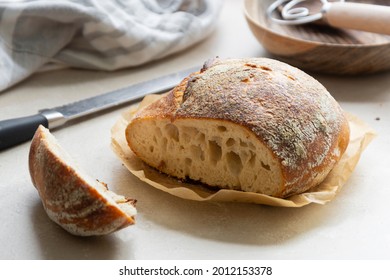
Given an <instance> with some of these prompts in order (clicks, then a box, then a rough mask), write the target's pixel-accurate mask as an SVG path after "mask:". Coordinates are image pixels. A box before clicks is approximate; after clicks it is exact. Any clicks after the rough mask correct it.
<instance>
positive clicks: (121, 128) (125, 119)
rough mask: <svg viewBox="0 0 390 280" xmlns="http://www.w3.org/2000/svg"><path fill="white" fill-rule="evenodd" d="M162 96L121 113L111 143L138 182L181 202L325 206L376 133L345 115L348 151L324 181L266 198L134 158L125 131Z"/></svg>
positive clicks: (145, 100) (144, 101) (151, 97)
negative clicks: (187, 178) (193, 180)
mask: <svg viewBox="0 0 390 280" xmlns="http://www.w3.org/2000/svg"><path fill="white" fill-rule="evenodd" d="M161 97H162V96H161V95H148V96H146V97H145V98H144V100H143V101H142V102H141V103H140V105H139V106H138V108H137V107H132V108H130V109H129V110H128V111H127V112H124V113H123V114H122V116H121V117H120V118H119V119H118V121H117V122H116V124H115V125H114V126H113V127H112V129H111V140H112V141H111V144H112V148H113V150H114V152H115V153H116V154H117V156H118V157H119V158H120V160H121V161H122V162H123V164H124V165H125V166H126V168H127V169H128V170H129V171H130V172H131V173H133V174H134V175H135V176H136V177H138V178H139V179H140V180H142V181H144V182H146V183H148V184H149V185H151V186H153V187H155V188H157V189H159V190H162V191H164V192H167V193H170V194H172V195H174V196H177V197H181V198H184V199H190V200H197V201H225V202H247V203H256V204H265V205H271V206H282V207H302V206H304V205H307V204H310V203H317V204H325V203H327V202H329V201H331V200H332V199H333V198H334V197H335V196H336V194H337V193H338V192H339V191H340V189H341V188H342V186H343V185H344V184H345V183H346V182H347V180H348V178H349V177H350V176H351V174H352V172H353V170H354V169H355V166H356V164H357V163H358V161H359V159H360V156H361V154H362V152H363V151H364V149H365V148H366V147H367V145H368V144H369V143H370V142H371V140H372V139H373V138H374V137H375V135H376V133H375V132H374V131H373V130H372V129H371V128H370V127H368V126H367V125H366V124H365V123H363V122H362V121H361V120H359V119H358V118H357V117H355V116H353V115H351V114H349V113H347V117H348V121H349V125H350V129H351V136H350V143H349V145H348V148H347V150H346V152H345V154H344V155H343V157H342V158H341V160H340V161H339V163H338V164H337V165H336V166H335V167H334V168H333V170H332V171H331V172H330V173H329V175H328V176H327V177H326V179H325V180H324V181H323V182H322V183H321V184H320V185H318V186H316V187H314V188H312V189H310V190H308V191H306V192H305V193H302V194H299V195H293V196H291V197H288V198H286V199H282V198H275V197H271V196H268V195H263V194H258V193H252V192H242V191H235V190H227V189H220V190H219V189H215V188H210V187H207V186H205V185H202V184H189V183H184V182H182V181H180V180H178V179H175V178H172V177H169V176H167V175H165V174H162V173H160V172H159V171H157V170H155V169H154V168H151V167H149V166H148V165H146V164H145V163H143V161H141V160H140V159H139V158H137V157H136V156H135V155H134V154H133V152H132V151H131V149H130V148H129V147H128V145H127V142H126V138H125V129H126V127H127V124H128V123H129V122H130V121H131V119H132V116H133V115H134V113H136V111H137V110H139V109H140V108H142V107H144V106H146V105H148V104H150V103H152V102H153V101H155V100H157V99H159V98H161Z"/></svg>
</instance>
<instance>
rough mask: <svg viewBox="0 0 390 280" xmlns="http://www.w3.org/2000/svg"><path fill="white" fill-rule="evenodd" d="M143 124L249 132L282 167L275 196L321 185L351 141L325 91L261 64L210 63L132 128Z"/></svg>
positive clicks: (293, 71) (280, 67) (292, 72)
mask: <svg viewBox="0 0 390 280" xmlns="http://www.w3.org/2000/svg"><path fill="white" fill-rule="evenodd" d="M144 118H169V119H171V120H172V121H174V120H176V119H205V120H207V119H218V120H225V121H229V122H233V123H236V124H239V125H241V126H242V127H245V128H247V129H249V130H250V131H251V132H253V133H254V134H255V135H256V136H257V138H258V139H259V141H261V142H262V143H263V144H265V145H266V146H267V147H268V148H269V149H270V150H271V151H272V153H273V155H274V156H275V158H277V159H278V161H279V163H280V168H281V169H282V174H283V182H284V186H283V188H282V189H283V191H282V192H281V193H280V194H279V195H278V196H280V197H286V196H290V195H292V194H296V193H301V192H304V191H306V190H307V189H309V188H311V187H313V186H315V185H317V184H318V183H320V182H321V181H322V180H323V179H324V178H325V177H326V175H327V174H328V173H329V171H330V170H331V169H332V168H333V166H334V165H335V163H336V162H337V161H338V160H339V159H340V157H341V156H342V154H343V153H344V151H345V149H346V147H347V145H348V142H349V126H348V122H347V119H346V118H345V116H344V113H343V111H342V109H341V108H340V106H339V105H338V103H337V102H336V101H335V100H334V99H333V97H332V96H331V95H330V94H329V93H328V92H327V90H326V89H325V88H324V87H323V86H322V85H321V84H320V83H319V82H318V81H316V80H315V79H314V78H312V77H310V76H309V75H307V74H306V73H304V72H302V71H300V70H299V69H297V68H294V67H291V66H289V65H287V64H284V63H281V62H278V61H275V60H271V59H266V58H251V59H229V60H218V59H216V60H214V61H212V62H209V63H208V64H207V65H205V66H204V67H203V69H202V70H201V71H200V72H197V73H194V74H192V75H190V76H189V77H188V78H186V79H184V80H183V82H182V83H181V84H180V85H179V86H178V87H176V88H175V89H173V90H172V91H171V92H170V93H169V94H168V95H167V96H165V97H163V98H162V99H160V100H158V101H157V102H155V103H153V104H151V105H150V106H149V107H148V108H146V109H145V110H143V111H141V112H139V113H138V114H137V115H136V116H135V119H134V121H137V120H140V119H144ZM130 126H131V124H130Z"/></svg>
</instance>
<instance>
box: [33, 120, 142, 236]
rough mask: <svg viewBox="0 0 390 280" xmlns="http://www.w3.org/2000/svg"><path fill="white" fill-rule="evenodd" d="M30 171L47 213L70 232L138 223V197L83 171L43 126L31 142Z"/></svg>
mask: <svg viewBox="0 0 390 280" xmlns="http://www.w3.org/2000/svg"><path fill="white" fill-rule="evenodd" d="M29 171H30V175H31V179H32V182H33V184H34V186H35V187H36V189H37V190H38V193H39V196H40V198H41V200H42V204H43V207H44V209H45V211H46V213H47V215H48V216H49V218H50V219H51V220H53V221H54V222H55V223H57V224H58V225H60V226H61V227H62V228H64V229H65V230H66V231H68V232H70V233H71V234H74V235H80V236H91V235H105V234H109V233H112V232H114V231H117V230H119V229H122V228H124V227H127V226H129V225H132V224H134V223H135V219H134V216H135V215H136V213H137V211H136V208H135V200H134V199H130V198H126V197H124V196H122V195H117V194H116V193H114V192H112V191H110V190H108V188H107V185H106V184H105V183H103V182H100V181H98V180H94V179H92V178H91V177H90V176H89V175H88V174H86V173H85V172H83V171H82V170H81V168H79V167H77V164H76V163H75V162H74V160H73V159H72V158H71V157H70V155H69V154H68V153H67V152H66V151H65V150H64V149H63V148H62V147H61V146H60V145H59V143H58V141H57V140H56V139H55V137H54V136H53V135H52V134H51V133H50V132H49V130H48V129H46V128H45V127H43V126H40V127H39V128H38V129H37V131H36V133H35V135H34V137H33V140H32V142H31V146H30V153H29Z"/></svg>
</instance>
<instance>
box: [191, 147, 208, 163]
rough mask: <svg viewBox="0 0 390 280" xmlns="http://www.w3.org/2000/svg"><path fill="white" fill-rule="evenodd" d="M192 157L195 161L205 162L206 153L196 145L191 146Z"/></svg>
mask: <svg viewBox="0 0 390 280" xmlns="http://www.w3.org/2000/svg"><path fill="white" fill-rule="evenodd" d="M190 149H191V155H192V157H193V158H195V159H200V160H202V161H204V159H205V158H204V151H203V150H202V148H201V147H199V146H195V145H191V148H190Z"/></svg>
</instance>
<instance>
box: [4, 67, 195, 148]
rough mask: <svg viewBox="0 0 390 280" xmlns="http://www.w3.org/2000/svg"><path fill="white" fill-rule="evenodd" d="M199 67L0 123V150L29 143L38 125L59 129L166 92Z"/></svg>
mask: <svg viewBox="0 0 390 280" xmlns="http://www.w3.org/2000/svg"><path fill="white" fill-rule="evenodd" d="M200 68H201V67H193V68H190V69H186V70H183V71H180V72H177V73H173V74H170V75H166V76H162V77H159V78H156V79H153V80H150V81H146V82H142V83H138V84H134V85H130V86H128V87H125V88H121V89H118V90H114V91H111V92H108V93H104V94H101V95H98V96H95V97H91V98H87V99H84V100H80V101H77V102H74V103H70V104H67V105H63V106H59V107H54V108H51V109H43V110H39V111H38V114H35V115H31V116H27V117H21V118H15V119H8V120H3V121H0V151H1V150H4V149H6V148H10V147H12V146H15V145H17V144H20V143H23V142H25V141H28V140H31V139H32V137H33V136H34V133H35V131H36V129H37V128H38V126H39V125H43V126H45V127H46V128H49V129H52V128H56V127H60V126H63V125H64V124H65V123H67V122H68V121H71V120H74V119H77V118H80V117H84V116H87V115H90V114H93V113H96V112H99V111H102V110H106V109H109V108H114V107H117V106H120V105H124V104H126V103H130V102H133V101H137V100H139V99H141V98H142V97H144V96H145V95H147V94H156V93H162V92H166V91H168V90H170V89H172V88H173V87H175V86H176V85H178V84H179V83H180V82H181V81H182V80H183V78H185V77H187V76H188V75H189V74H191V73H193V72H196V71H199V69H200Z"/></svg>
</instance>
